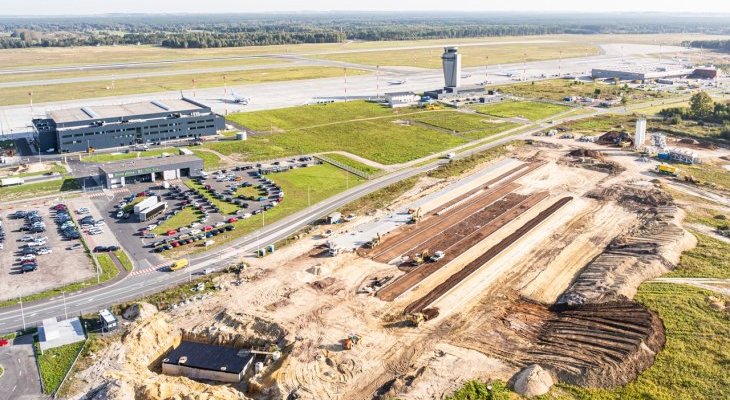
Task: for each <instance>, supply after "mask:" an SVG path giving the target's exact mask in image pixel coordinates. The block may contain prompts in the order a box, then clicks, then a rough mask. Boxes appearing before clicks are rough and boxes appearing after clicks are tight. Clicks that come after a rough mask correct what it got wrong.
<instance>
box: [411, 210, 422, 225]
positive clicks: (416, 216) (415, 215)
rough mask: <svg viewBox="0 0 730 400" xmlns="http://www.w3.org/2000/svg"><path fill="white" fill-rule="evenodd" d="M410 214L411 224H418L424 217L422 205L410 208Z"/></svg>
mask: <svg viewBox="0 0 730 400" xmlns="http://www.w3.org/2000/svg"><path fill="white" fill-rule="evenodd" d="M408 214H411V219H410V220H409V221H408V223H409V224H416V223H418V222H419V221H420V220H421V218H423V214H422V211H421V207H418V208H416V209H413V208H411V209H409V210H408Z"/></svg>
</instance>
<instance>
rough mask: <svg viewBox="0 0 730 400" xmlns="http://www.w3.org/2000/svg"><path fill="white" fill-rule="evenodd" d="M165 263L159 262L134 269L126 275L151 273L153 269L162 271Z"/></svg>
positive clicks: (133, 275)
mask: <svg viewBox="0 0 730 400" xmlns="http://www.w3.org/2000/svg"><path fill="white" fill-rule="evenodd" d="M167 264H168V263H161V264H157V265H155V266H152V267H149V268H144V269H138V270H134V271H132V272H130V273H129V275H127V276H128V277H135V276H142V275H147V274H151V273H153V272H155V271H162V270H164V269H165V268H167Z"/></svg>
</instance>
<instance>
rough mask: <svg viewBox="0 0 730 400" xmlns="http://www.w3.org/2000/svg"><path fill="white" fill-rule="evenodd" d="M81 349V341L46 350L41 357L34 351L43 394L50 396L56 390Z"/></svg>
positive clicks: (82, 345) (82, 343) (37, 351)
mask: <svg viewBox="0 0 730 400" xmlns="http://www.w3.org/2000/svg"><path fill="white" fill-rule="evenodd" d="M83 347H84V342H83V341H82V342H77V343H71V344H67V345H64V346H60V347H56V348H54V349H49V350H46V351H45V352H43V355H41V353H40V349H37V350H36V356H37V357H38V366H39V367H40V373H41V380H42V381H43V389H44V393H46V394H52V393H53V392H55V391H56V389H58V387H59V386H60V385H61V382H62V381H63V377H64V376H65V375H66V372H68V370H69V369H71V365H72V364H73V362H74V360H75V359H76V355H77V354H79V352H80V351H81V349H82V348H83Z"/></svg>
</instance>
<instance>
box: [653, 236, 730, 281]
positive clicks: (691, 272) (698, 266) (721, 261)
mask: <svg viewBox="0 0 730 400" xmlns="http://www.w3.org/2000/svg"><path fill="white" fill-rule="evenodd" d="M694 235H695V236H696V237H697V247H695V248H694V249H692V250H689V251H685V252H684V253H682V259H681V261H680V263H679V267H678V268H677V269H676V270H674V271H672V272H670V273H669V274H667V275H665V276H671V277H691V278H725V279H727V278H730V244H727V243H725V242H723V241H720V240H717V239H714V238H711V237H709V236H707V235H703V234H701V233H695V234H694Z"/></svg>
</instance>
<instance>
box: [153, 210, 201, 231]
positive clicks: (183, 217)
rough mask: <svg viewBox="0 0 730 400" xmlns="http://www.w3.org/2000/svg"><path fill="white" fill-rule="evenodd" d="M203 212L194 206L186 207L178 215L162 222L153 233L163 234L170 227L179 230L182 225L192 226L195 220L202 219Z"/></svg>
mask: <svg viewBox="0 0 730 400" xmlns="http://www.w3.org/2000/svg"><path fill="white" fill-rule="evenodd" d="M201 216H202V213H201V212H200V211H199V210H198V209H196V208H194V207H193V206H188V207H184V208H183V209H182V210H181V211H180V212H179V213H177V215H174V216H173V217H172V218H170V219H168V220H167V221H165V222H163V223H161V224H160V225H158V226H157V228H155V229H153V230H152V233H156V234H158V235H162V234H164V233H165V232H167V231H169V230H170V229H174V230H178V229H180V228H182V227H186V226H190V224H192V223H193V222H195V221H197V220H199V219H200V217H201Z"/></svg>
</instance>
